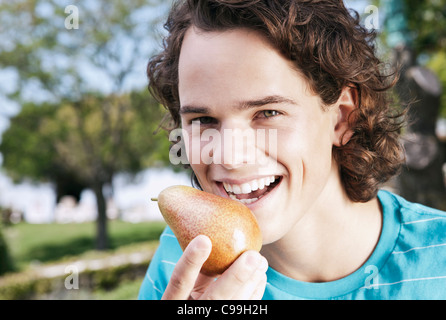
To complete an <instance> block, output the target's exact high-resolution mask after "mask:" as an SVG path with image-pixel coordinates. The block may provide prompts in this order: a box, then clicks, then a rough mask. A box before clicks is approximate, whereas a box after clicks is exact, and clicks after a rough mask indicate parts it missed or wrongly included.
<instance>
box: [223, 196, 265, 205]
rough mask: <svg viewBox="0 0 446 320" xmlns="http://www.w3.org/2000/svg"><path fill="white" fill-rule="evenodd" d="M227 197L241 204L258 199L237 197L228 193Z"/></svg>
mask: <svg viewBox="0 0 446 320" xmlns="http://www.w3.org/2000/svg"><path fill="white" fill-rule="evenodd" d="M229 198H231V199H232V200H237V201H240V202H241V203H243V204H250V203H252V202H254V201H257V200H259V198H251V199H237V197H236V196H235V195H233V194H230V195H229Z"/></svg>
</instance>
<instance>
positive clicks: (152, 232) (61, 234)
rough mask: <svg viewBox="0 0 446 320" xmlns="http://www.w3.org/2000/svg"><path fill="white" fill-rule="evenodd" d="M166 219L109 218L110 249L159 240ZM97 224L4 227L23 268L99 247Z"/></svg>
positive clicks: (24, 224)
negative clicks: (135, 220)
mask: <svg viewBox="0 0 446 320" xmlns="http://www.w3.org/2000/svg"><path fill="white" fill-rule="evenodd" d="M164 227H165V223H164V222H162V221H155V222H143V223H129V222H123V221H119V220H113V221H109V224H108V232H109V240H110V249H112V250H114V249H118V248H121V247H125V246H132V245H135V244H137V243H142V242H147V241H151V240H157V239H158V238H159V236H160V234H161V232H162V230H163V229H164ZM95 230H96V224H95V223H94V222H91V223H80V224H27V223H20V224H17V225H12V226H9V227H7V228H5V229H4V233H5V238H6V241H7V244H8V247H9V249H10V254H11V256H12V259H13V263H14V265H15V267H16V268H17V269H18V270H23V269H24V268H26V266H28V265H29V264H30V263H46V262H52V261H57V260H61V259H65V258H69V257H73V256H78V255H82V254H85V253H86V252H89V251H94V249H95Z"/></svg>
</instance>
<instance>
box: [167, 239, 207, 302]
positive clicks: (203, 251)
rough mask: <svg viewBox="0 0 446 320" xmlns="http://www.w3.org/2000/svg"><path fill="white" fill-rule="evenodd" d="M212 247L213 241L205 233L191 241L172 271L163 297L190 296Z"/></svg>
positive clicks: (181, 297) (185, 297) (181, 298)
mask: <svg viewBox="0 0 446 320" xmlns="http://www.w3.org/2000/svg"><path fill="white" fill-rule="evenodd" d="M211 249H212V242H211V240H210V239H209V238H208V237H206V236H204V235H199V236H197V237H196V238H194V239H193V240H192V241H191V242H190V243H189V245H188V246H187V247H186V249H185V250H184V253H183V255H182V256H181V258H180V260H178V263H177V264H176V266H175V269H174V270H173V272H172V276H171V278H170V281H169V283H168V285H167V288H166V291H165V292H164V295H163V297H162V299H166V300H186V299H188V298H189V295H190V293H191V291H192V289H193V287H194V285H195V281H196V280H197V277H198V275H199V273H200V269H201V267H202V265H203V263H204V262H205V261H206V260H207V258H208V257H209V254H210V253H211Z"/></svg>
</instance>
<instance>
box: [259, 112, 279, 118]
mask: <svg viewBox="0 0 446 320" xmlns="http://www.w3.org/2000/svg"><path fill="white" fill-rule="evenodd" d="M278 115H279V112H278V111H276V110H263V111H262V116H264V117H265V118H271V117H275V116H278Z"/></svg>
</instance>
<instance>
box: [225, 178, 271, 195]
mask: <svg viewBox="0 0 446 320" xmlns="http://www.w3.org/2000/svg"><path fill="white" fill-rule="evenodd" d="M275 180H276V177H275V176H269V177H264V178H261V179H254V180H252V181H249V182H245V183H243V184H241V185H240V184H229V183H227V182H223V187H224V188H225V190H226V191H227V192H232V193H234V194H248V193H251V192H252V191H256V190H262V189H263V188H265V187H266V186H269V185H270V184H271V183H273V182H274V181H275Z"/></svg>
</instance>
